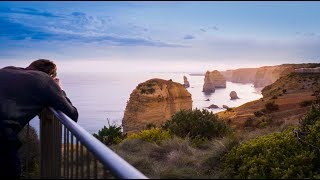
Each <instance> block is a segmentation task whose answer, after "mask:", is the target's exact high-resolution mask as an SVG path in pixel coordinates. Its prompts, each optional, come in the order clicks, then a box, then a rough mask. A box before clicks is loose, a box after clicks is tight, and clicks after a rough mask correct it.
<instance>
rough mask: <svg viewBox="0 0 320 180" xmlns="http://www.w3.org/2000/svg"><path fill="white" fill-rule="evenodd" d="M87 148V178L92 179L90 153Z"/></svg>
mask: <svg viewBox="0 0 320 180" xmlns="http://www.w3.org/2000/svg"><path fill="white" fill-rule="evenodd" d="M86 150H87V178H88V179H90V153H89V151H88V149H86Z"/></svg>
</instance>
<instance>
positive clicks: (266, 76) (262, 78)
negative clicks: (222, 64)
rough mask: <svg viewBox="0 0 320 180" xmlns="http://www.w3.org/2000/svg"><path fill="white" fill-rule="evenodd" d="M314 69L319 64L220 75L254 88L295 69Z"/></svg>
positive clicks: (237, 71) (238, 70) (256, 69)
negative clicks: (251, 85)
mask: <svg viewBox="0 0 320 180" xmlns="http://www.w3.org/2000/svg"><path fill="white" fill-rule="evenodd" d="M315 67H320V64H319V63H308V64H282V65H277V66H263V67H260V68H240V69H235V70H227V71H221V74H222V75H223V76H224V77H225V78H226V80H227V81H231V82H235V83H253V84H254V86H255V87H265V86H268V85H270V84H272V83H274V82H275V81H276V80H277V79H279V78H280V77H282V76H285V75H287V74H289V73H291V72H293V71H295V70H296V69H300V68H315ZM301 71H302V70H301Z"/></svg>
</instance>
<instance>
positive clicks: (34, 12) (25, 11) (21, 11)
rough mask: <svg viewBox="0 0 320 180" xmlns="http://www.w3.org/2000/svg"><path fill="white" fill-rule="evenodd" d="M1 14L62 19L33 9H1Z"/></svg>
mask: <svg viewBox="0 0 320 180" xmlns="http://www.w3.org/2000/svg"><path fill="white" fill-rule="evenodd" d="M0 12H1V13H9V14H26V15H34V16H44V17H60V16H58V15H55V14H52V13H49V12H46V11H39V10H37V9H33V8H19V9H12V8H5V7H1V8H0Z"/></svg>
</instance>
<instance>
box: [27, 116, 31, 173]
mask: <svg viewBox="0 0 320 180" xmlns="http://www.w3.org/2000/svg"><path fill="white" fill-rule="evenodd" d="M29 128H30V124H29V122H28V125H27V134H26V136H27V138H26V140H27V143H26V144H27V145H26V146H27V154H26V177H27V178H28V179H29V178H30V176H29V174H30V173H29V155H30V149H29V143H30V134H29Z"/></svg>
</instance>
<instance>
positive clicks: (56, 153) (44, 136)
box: [25, 108, 147, 179]
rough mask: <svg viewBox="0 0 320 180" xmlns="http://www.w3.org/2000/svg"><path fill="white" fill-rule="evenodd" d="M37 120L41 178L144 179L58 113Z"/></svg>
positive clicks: (62, 114)
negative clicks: (38, 125)
mask: <svg viewBox="0 0 320 180" xmlns="http://www.w3.org/2000/svg"><path fill="white" fill-rule="evenodd" d="M39 117H40V174H39V176H40V178H41V179H47V178H50V179H51V178H55V179H61V178H63V179H69V178H70V179H82V178H86V179H106V178H120V179H147V177H146V176H145V175H143V174H142V173H141V172H139V171H138V170H137V169H135V168H134V167H133V166H131V165H130V164H129V163H128V162H126V161H125V160H123V159H122V158H121V157H120V156H118V155H117V154H116V153H114V152H113V151H112V150H111V149H109V148H108V147H107V146H105V145H104V144H103V143H101V142H100V141H99V140H98V139H96V138H95V137H94V136H92V135H91V134H90V133H88V132H87V131H86V130H84V129H83V128H82V127H81V126H79V125H78V124H77V123H75V122H74V121H72V120H71V119H70V118H69V117H68V116H66V115H65V114H64V113H62V112H61V111H56V110H54V109H53V108H48V109H45V110H44V111H43V112H42V113H41V114H40V115H39ZM27 134H28V133H27ZM27 149H28V148H27ZM27 154H28V153H27ZM26 164H28V162H27V163H26ZM25 178H28V176H27V177H25Z"/></svg>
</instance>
